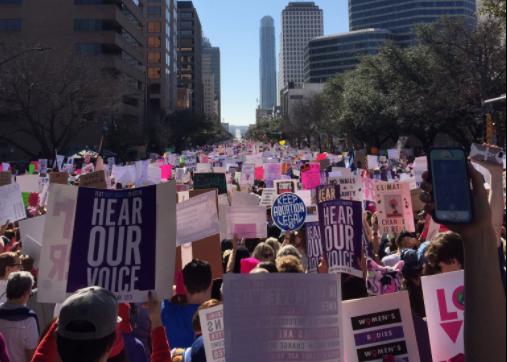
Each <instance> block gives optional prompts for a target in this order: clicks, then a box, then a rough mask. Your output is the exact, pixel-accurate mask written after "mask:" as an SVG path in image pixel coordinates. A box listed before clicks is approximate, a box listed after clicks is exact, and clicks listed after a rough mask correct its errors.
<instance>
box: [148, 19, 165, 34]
mask: <svg viewBox="0 0 507 362" xmlns="http://www.w3.org/2000/svg"><path fill="white" fill-rule="evenodd" d="M161 31H162V26H161V24H160V21H148V33H160V32H161Z"/></svg>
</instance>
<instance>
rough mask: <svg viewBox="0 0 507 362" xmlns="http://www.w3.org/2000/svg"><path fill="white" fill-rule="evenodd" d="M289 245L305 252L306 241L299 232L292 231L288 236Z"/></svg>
mask: <svg viewBox="0 0 507 362" xmlns="http://www.w3.org/2000/svg"><path fill="white" fill-rule="evenodd" d="M289 243H290V244H291V245H294V246H295V247H296V248H298V249H299V250H306V239H305V237H304V235H303V234H302V233H300V232H299V231H292V232H291V233H290V234H289Z"/></svg>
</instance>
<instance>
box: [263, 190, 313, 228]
mask: <svg viewBox="0 0 507 362" xmlns="http://www.w3.org/2000/svg"><path fill="white" fill-rule="evenodd" d="M271 217H272V219H273V222H274V223H275V225H276V226H277V227H278V228H279V229H280V230H282V231H291V230H298V229H300V228H301V227H302V226H303V225H304V223H305V221H306V205H305V203H304V201H303V199H301V198H300V197H299V196H298V195H296V194H291V193H285V194H282V195H280V196H278V197H277V198H276V200H275V201H274V202H273V206H272V207H271Z"/></svg>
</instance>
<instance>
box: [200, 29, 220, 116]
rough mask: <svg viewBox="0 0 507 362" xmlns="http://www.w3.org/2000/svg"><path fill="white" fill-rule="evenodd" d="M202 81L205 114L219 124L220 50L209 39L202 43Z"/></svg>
mask: <svg viewBox="0 0 507 362" xmlns="http://www.w3.org/2000/svg"><path fill="white" fill-rule="evenodd" d="M202 44H203V45H202V79H203V87H204V93H203V97H204V100H203V102H204V114H206V115H208V116H209V117H211V118H212V119H213V120H215V121H216V122H217V123H220V120H221V118H220V117H221V68H220V48H219V47H214V46H212V45H211V43H210V41H209V39H206V38H205V39H204V40H203V43H202Z"/></svg>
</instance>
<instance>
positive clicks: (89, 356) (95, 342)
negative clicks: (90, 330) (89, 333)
mask: <svg viewBox="0 0 507 362" xmlns="http://www.w3.org/2000/svg"><path fill="white" fill-rule="evenodd" d="M56 336H57V337H56V345H57V346H58V354H59V355H60V358H61V359H62V362H97V361H98V360H99V358H101V357H102V356H103V355H104V354H105V353H106V352H107V351H108V350H110V349H111V347H112V346H113V345H114V342H115V341H116V332H114V333H112V334H110V335H109V336H106V337H104V338H100V339H88V340H74V339H69V338H64V337H62V336H60V335H59V334H58V333H57V334H56Z"/></svg>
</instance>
